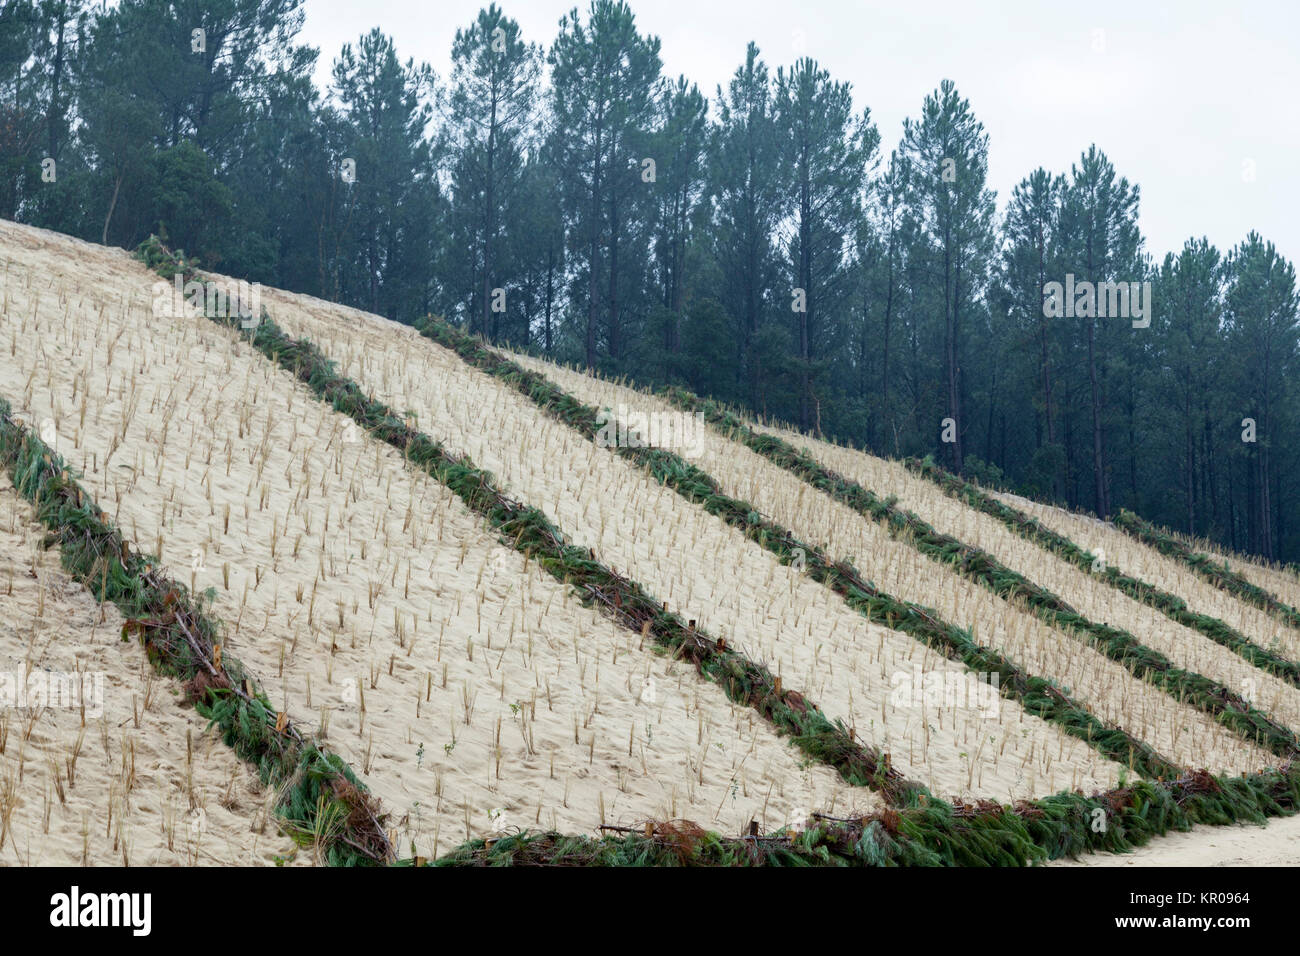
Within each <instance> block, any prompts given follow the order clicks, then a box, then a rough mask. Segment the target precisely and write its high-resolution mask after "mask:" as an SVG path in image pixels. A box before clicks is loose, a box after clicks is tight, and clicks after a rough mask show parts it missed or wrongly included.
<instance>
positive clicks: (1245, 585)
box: [1115, 511, 1300, 628]
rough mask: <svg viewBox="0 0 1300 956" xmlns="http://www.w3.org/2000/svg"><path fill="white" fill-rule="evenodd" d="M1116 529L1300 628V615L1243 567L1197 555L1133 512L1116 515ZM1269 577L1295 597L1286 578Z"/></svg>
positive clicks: (1178, 539)
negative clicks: (1252, 578) (1255, 580)
mask: <svg viewBox="0 0 1300 956" xmlns="http://www.w3.org/2000/svg"><path fill="white" fill-rule="evenodd" d="M1115 525H1116V527H1118V528H1120V529H1122V530H1123V531H1125V532H1127V533H1128V534H1130V535H1132V536H1133V537H1134V538H1136V539H1137V540H1138V541H1141V542H1142V543H1143V544H1145V545H1147V546H1148V547H1151V548H1154V549H1155V550H1157V551H1159V552H1160V553H1161V554H1166V555H1169V556H1170V557H1172V558H1174V559H1175V560H1177V561H1181V562H1182V563H1183V564H1185V565H1187V566H1188V567H1189V568H1191V569H1192V570H1193V571H1195V572H1196V573H1197V574H1199V575H1200V576H1201V577H1202V578H1204V579H1205V580H1206V581H1209V582H1210V583H1211V584H1212V585H1214V586H1215V587H1216V588H1219V589H1220V590H1223V591H1227V592H1228V593H1229V594H1232V595H1235V596H1236V597H1239V598H1241V600H1243V601H1248V602H1250V603H1251V604H1253V605H1255V606H1256V607H1258V608H1262V609H1263V610H1265V611H1267V612H1269V614H1271V615H1273V616H1274V617H1275V618H1276V619H1277V620H1279V621H1281V622H1282V623H1283V624H1285V625H1287V626H1288V627H1292V628H1300V611H1297V610H1296V608H1295V606H1294V605H1293V604H1288V603H1286V602H1285V601H1282V600H1279V599H1278V596H1277V595H1276V594H1273V593H1272V592H1270V591H1269V590H1268V589H1267V588H1265V587H1261V586H1260V585H1259V584H1256V583H1254V582H1253V581H1251V580H1250V578H1249V577H1247V576H1246V575H1244V574H1242V572H1241V565H1238V566H1237V567H1236V568H1235V569H1234V568H1233V567H1232V566H1231V563H1230V562H1229V560H1228V559H1227V558H1225V557H1223V556H1222V555H1219V556H1217V557H1216V556H1212V555H1209V554H1206V553H1205V552H1203V551H1197V550H1195V549H1194V548H1193V547H1192V545H1191V544H1189V543H1188V542H1187V541H1186V539H1184V538H1182V537H1180V536H1178V535H1175V534H1171V533H1170V532H1168V531H1165V530H1163V529H1161V528H1157V527H1156V526H1155V525H1153V524H1152V523H1151V522H1149V521H1146V520H1144V519H1143V518H1141V517H1140V516H1138V515H1135V514H1134V513H1133V512H1131V511H1121V512H1120V513H1119V514H1118V515H1116V516H1115ZM1261 576H1262V577H1265V576H1264V575H1261ZM1266 577H1267V579H1268V580H1269V583H1274V584H1282V585H1283V586H1285V587H1287V591H1288V593H1290V594H1294V593H1295V591H1294V590H1293V589H1292V588H1291V587H1290V586H1289V585H1290V583H1289V581H1288V580H1287V579H1286V577H1285V576H1281V577H1279V576H1277V573H1274V575H1270V576H1266Z"/></svg>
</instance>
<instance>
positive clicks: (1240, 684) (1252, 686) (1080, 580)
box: [781, 430, 1300, 769]
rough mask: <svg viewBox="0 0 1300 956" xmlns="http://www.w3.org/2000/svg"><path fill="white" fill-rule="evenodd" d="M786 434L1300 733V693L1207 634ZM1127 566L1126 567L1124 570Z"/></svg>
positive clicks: (886, 464) (987, 520)
mask: <svg viewBox="0 0 1300 956" xmlns="http://www.w3.org/2000/svg"><path fill="white" fill-rule="evenodd" d="M781 434H782V437H785V438H786V439H787V440H789V441H791V442H792V443H793V444H794V445H795V446H796V447H807V448H809V449H810V450H811V452H812V453H813V454H814V455H815V456H816V457H817V458H818V459H819V460H821V461H823V462H824V463H825V464H827V465H828V466H829V467H831V468H833V469H834V470H836V471H838V472H840V473H841V474H844V475H846V476H847V477H850V478H852V479H854V480H855V481H858V482H859V483H861V484H862V485H863V486H864V487H867V488H869V489H871V490H873V491H875V492H876V493H877V494H880V495H888V494H895V495H898V497H899V503H900V505H901V506H902V507H904V508H907V509H908V510H911V511H915V512H916V513H917V514H918V515H919V516H920V517H921V519H922V520H924V521H926V522H928V523H929V524H930V525H932V526H933V527H934V528H935V529H936V530H938V531H940V532H942V533H945V534H950V535H952V536H954V537H955V538H957V539H959V540H961V541H964V542H966V543H967V544H971V545H975V546H976V547H980V548H983V549H985V550H986V551H988V552H989V553H990V554H992V555H993V556H994V557H996V558H997V559H998V560H1000V561H1001V562H1002V563H1003V564H1005V565H1006V566H1007V567H1009V568H1011V569H1012V570H1014V571H1017V572H1019V573H1020V574H1022V575H1024V576H1025V577H1026V578H1027V579H1029V580H1031V581H1034V582H1036V583H1038V584H1041V585H1042V586H1044V587H1046V588H1048V589H1049V590H1051V591H1053V592H1054V593H1056V594H1058V595H1063V596H1065V595H1068V597H1067V598H1066V599H1067V600H1068V601H1069V603H1070V604H1071V605H1072V606H1073V607H1075V608H1076V609H1077V610H1078V611H1079V612H1080V613H1082V614H1084V615H1086V616H1087V617H1088V618H1089V619H1090V620H1093V621H1096V622H1099V623H1106V624H1112V625H1114V626H1116V627H1122V628H1124V629H1125V630H1127V631H1128V632H1129V633H1130V634H1132V635H1133V636H1134V637H1136V638H1137V639H1138V640H1139V641H1141V642H1142V643H1143V644H1145V645H1147V646H1148V647H1150V648H1152V649H1153V650H1156V651H1158V652H1160V653H1161V654H1164V655H1165V656H1166V657H1168V658H1169V659H1170V660H1171V661H1173V662H1174V664H1175V665H1177V666H1179V667H1183V668H1186V669H1187V670H1191V671H1194V672H1196V673H1198V674H1202V675H1204V676H1205V677H1208V678H1209V679H1211V680H1215V681H1218V682H1219V683H1221V684H1223V685H1224V686H1225V687H1228V688H1229V689H1231V690H1233V691H1236V692H1237V693H1240V694H1242V695H1243V696H1245V697H1247V699H1249V700H1250V701H1251V702H1252V703H1253V704H1254V705H1255V706H1256V707H1258V708H1260V709H1261V710H1263V711H1265V712H1266V713H1268V714H1269V715H1270V716H1271V717H1273V718H1274V719H1275V720H1277V721H1278V722H1280V723H1282V724H1284V725H1286V726H1288V727H1290V728H1292V729H1293V730H1300V688H1297V687H1295V686H1293V685H1292V684H1290V683H1288V682H1287V681H1284V680H1280V679H1278V678H1276V677H1273V676H1271V675H1269V674H1267V673H1264V672H1263V671H1260V670H1259V669H1258V668H1256V667H1254V666H1253V665H1251V664H1250V663H1249V662H1248V661H1246V660H1244V659H1243V658H1241V657H1240V656H1239V655H1237V654H1236V653H1234V652H1233V651H1231V650H1229V649H1228V648H1226V647H1223V646H1222V645H1220V644H1218V643H1216V642H1214V641H1212V640H1211V639H1210V638H1208V637H1206V636H1204V635H1202V634H1201V633H1200V632H1198V631H1195V630H1192V629H1191V628H1188V627H1185V626H1184V625H1181V624H1178V623H1176V622H1174V621H1171V620H1170V619H1169V618H1168V617H1166V616H1165V615H1164V614H1162V613H1161V612H1160V611H1158V610H1156V609H1155V608H1152V607H1149V606H1147V605H1145V604H1142V603H1141V602H1139V601H1135V600H1134V599H1132V598H1130V597H1129V596H1128V595H1126V594H1124V593H1123V592H1121V591H1119V590H1118V589H1116V588H1113V587H1111V586H1110V585H1109V584H1107V583H1106V582H1104V581H1103V580H1101V579H1100V578H1098V577H1097V576H1096V575H1092V574H1090V573H1088V572H1086V571H1084V570H1082V569H1080V568H1078V567H1076V566H1075V565H1073V564H1071V563H1069V562H1067V561H1065V560H1064V559H1062V558H1060V557H1058V556H1056V555H1055V554H1052V553H1051V552H1049V551H1045V550H1044V549H1042V548H1040V547H1038V545H1036V544H1034V543H1033V542H1030V541H1027V540H1026V539H1024V538H1021V537H1020V536H1019V535H1017V534H1015V533H1014V532H1013V531H1011V530H1010V529H1009V528H1007V527H1006V526H1005V525H1003V524H1002V523H1001V522H1000V521H998V520H997V519H996V518H993V517H991V516H989V515H986V514H984V513H982V512H979V511H976V510H975V509H973V508H968V507H965V506H964V505H962V504H960V503H959V502H957V501H955V500H954V499H952V498H950V497H949V496H947V495H945V494H944V493H943V491H942V490H940V489H939V487H938V486H937V485H935V484H934V483H933V482H930V481H927V480H926V479H924V478H919V477H917V476H915V475H913V474H911V473H910V472H909V471H908V470H907V469H906V468H904V467H903V466H902V465H900V464H898V463H897V462H890V461H885V460H884V459H880V458H875V457H873V456H870V455H865V454H863V453H861V452H857V451H851V450H848V449H844V448H840V447H837V446H835V445H831V444H828V443H826V442H818V441H816V440H814V439H811V438H807V437H804V436H800V435H798V434H797V433H793V432H789V431H784V430H783V431H782V433H781ZM837 527H838V525H832V526H831V528H830V529H829V530H830V532H831V533H832V534H833V532H834V530H836V528H837ZM1120 566H1121V567H1126V565H1124V564H1122V563H1121V564H1120ZM1184 583H1187V584H1190V582H1184ZM1202 584H1204V582H1202ZM1207 587H1208V586H1207ZM1204 591H1205V587H1201V588H1196V589H1195V590H1194V591H1189V593H1195V594H1200V595H1204ZM1180 596H1182V595H1181V594H1180ZM1185 599H1187V598H1185ZM1272 630H1273V629H1272V628H1270V629H1269V630H1268V631H1263V632H1261V631H1258V630H1253V629H1248V630H1247V633H1254V634H1255V635H1256V637H1257V639H1258V640H1259V641H1260V643H1266V637H1267V635H1268V634H1271V633H1272ZM1223 769H1233V768H1230V767H1224V768H1223Z"/></svg>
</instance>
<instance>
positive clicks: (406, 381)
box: [267, 291, 1119, 799]
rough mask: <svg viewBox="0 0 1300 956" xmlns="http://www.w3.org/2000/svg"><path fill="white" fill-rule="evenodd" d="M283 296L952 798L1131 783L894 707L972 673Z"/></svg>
mask: <svg viewBox="0 0 1300 956" xmlns="http://www.w3.org/2000/svg"><path fill="white" fill-rule="evenodd" d="M267 296H268V298H269V307H270V309H271V310H272V312H273V314H274V315H275V317H276V321H277V322H279V323H280V324H281V325H282V326H284V327H286V328H288V329H290V330H291V331H292V332H293V333H294V334H298V335H306V336H308V337H310V338H311V339H312V340H313V341H315V342H317V343H318V344H319V345H320V346H321V347H322V348H323V349H324V350H325V352H326V353H327V354H328V355H330V357H331V358H334V359H335V360H336V361H338V362H339V364H340V367H341V368H343V369H344V370H345V371H346V372H347V374H349V375H351V376H353V377H355V378H356V379H357V380H359V381H361V382H362V383H363V384H364V385H365V386H366V387H367V388H370V389H373V390H374V392H375V393H376V394H377V395H379V396H380V397H381V398H383V399H384V400H385V401H387V402H388V403H389V404H391V405H392V406H393V407H395V408H398V409H403V410H411V411H413V412H414V413H416V415H417V416H418V421H419V422H420V423H422V426H423V427H424V428H425V430H426V431H429V432H430V433H431V434H433V435H434V436H435V437H436V438H439V439H440V440H444V441H445V442H447V444H448V445H449V447H452V448H454V449H456V450H458V451H464V452H467V453H468V454H469V455H471V457H473V458H474V460H475V461H477V462H478V463H480V464H481V465H483V466H485V467H487V468H488V469H489V470H491V471H492V472H493V473H494V474H496V475H497V476H498V477H499V478H500V479H502V481H503V482H504V484H505V486H506V487H507V488H508V489H510V490H511V492H512V493H514V494H516V495H518V496H519V497H521V498H523V499H524V500H527V501H529V502H531V503H533V504H535V505H540V506H541V507H543V508H544V509H545V510H546V511H547V513H548V514H550V515H551V516H552V517H553V518H555V519H558V520H557V523H558V524H559V526H560V527H562V528H564V529H566V531H568V532H569V533H570V534H572V535H574V537H575V538H576V540H579V541H580V542H582V543H584V544H589V545H591V546H593V547H594V548H595V550H596V552H597V554H598V556H600V557H602V558H603V560H605V561H606V562H607V563H609V564H610V565H612V566H613V567H616V568H618V569H620V570H626V572H627V573H629V574H630V575H631V576H632V577H634V578H636V579H637V580H639V581H641V582H642V583H644V584H645V585H646V586H647V587H648V588H649V589H650V591H651V592H652V593H655V594H657V595H658V596H659V597H661V598H664V599H667V600H668V601H669V603H670V605H672V606H675V607H678V608H680V609H681V610H682V613H683V614H684V615H685V616H686V617H688V618H695V619H698V620H700V621H701V623H702V624H703V626H705V627H707V628H708V629H709V630H710V631H711V632H712V633H714V634H720V635H722V636H725V637H727V638H728V640H729V641H730V642H731V643H733V644H734V645H736V646H738V647H740V648H742V649H743V650H745V651H746V652H747V653H748V654H750V656H752V657H754V658H756V659H759V660H763V661H767V662H769V666H772V667H773V669H774V670H777V671H778V672H780V673H781V674H782V675H783V678H784V680H785V681H786V684H787V686H790V687H794V688H797V689H799V690H801V691H802V692H804V693H806V694H808V695H809V696H810V697H811V698H812V699H814V700H816V701H817V702H818V703H819V704H820V705H821V706H823V707H824V708H825V709H826V710H827V712H828V713H830V714H831V715H832V716H838V717H842V718H843V719H845V720H846V722H848V723H850V724H851V725H853V726H855V727H856V729H857V731H858V733H859V734H860V735H861V736H862V737H863V738H864V739H867V740H870V741H871V742H873V743H875V744H876V745H877V746H880V747H881V748H882V749H884V750H886V751H887V752H889V753H890V754H891V757H892V759H893V760H894V763H895V765H896V766H898V767H899V768H900V769H902V770H903V771H904V772H905V773H907V774H908V775H909V776H913V777H915V778H917V779H919V780H921V781H923V782H925V783H927V784H928V785H930V786H932V787H933V788H934V789H935V790H936V791H937V792H939V793H942V794H955V793H969V792H974V793H979V794H985V795H989V796H995V797H1000V798H1003V799H1006V798H1008V797H1012V796H1028V795H1031V794H1041V793H1045V792H1056V791H1058V790H1061V789H1069V788H1073V787H1076V786H1077V787H1082V788H1085V789H1088V788H1093V787H1099V786H1108V785H1110V784H1111V783H1113V782H1114V780H1115V779H1116V778H1117V775H1118V771H1119V768H1118V767H1116V766H1115V765H1113V764H1111V763H1109V762H1108V761H1104V760H1101V759H1100V758H1097V757H1096V756H1095V754H1094V753H1093V752H1092V751H1091V750H1089V749H1088V748H1086V747H1085V746H1083V745H1082V744H1080V743H1079V742H1076V741H1074V740H1072V739H1070V738H1067V737H1065V735H1063V734H1061V733H1060V732H1059V731H1057V729H1056V728H1055V727H1052V726H1051V725H1049V724H1046V723H1045V722H1043V721H1041V720H1038V719H1036V718H1031V717H1028V716H1027V715H1025V714H1024V713H1023V711H1021V710H1020V708H1019V707H1018V706H1017V705H1016V704H1014V703H1013V702H1008V701H1001V703H1000V707H999V712H998V713H997V714H995V715H992V716H991V717H989V718H986V717H983V716H981V714H983V713H987V711H980V712H978V713H977V712H976V711H975V709H972V708H969V707H961V706H952V707H936V708H933V709H931V710H927V709H926V707H925V706H916V705H915V703H914V702H912V701H902V702H895V701H894V700H891V690H892V689H893V684H892V680H893V677H894V675H899V674H902V675H906V676H909V677H910V676H912V675H913V674H914V673H915V672H916V670H917V669H920V671H921V672H923V673H938V674H944V675H947V674H952V675H953V679H956V680H963V681H964V680H965V678H963V677H962V676H961V675H962V670H961V668H960V667H958V666H957V665H953V664H952V663H950V662H948V661H946V660H944V659H942V658H941V657H939V656H938V655H936V654H932V653H930V652H928V651H927V650H926V649H925V648H923V647H921V646H920V645H918V644H917V642H915V641H914V640H913V639H911V638H909V637H907V636H905V635H901V634H897V633H895V632H892V631H889V630H887V629H884V628H879V627H876V626H874V625H871V624H869V623H868V622H866V621H865V620H864V619H863V618H862V617H861V616H860V615H858V614H857V613H856V612H854V611H852V610H850V609H848V608H847V607H845V606H844V604H843V602H842V601H841V600H840V599H839V598H838V597H837V596H836V595H834V594H832V593H831V592H829V591H828V590H827V589H826V588H824V587H822V586H821V585H818V584H816V583H815V582H813V581H811V580H809V579H807V578H805V577H804V576H803V575H801V574H799V573H797V572H794V571H792V570H791V569H788V568H784V567H782V566H781V565H780V564H779V562H777V561H776V560H775V559H774V558H773V557H772V556H771V555H770V554H768V553H767V552H766V551H765V550H763V549H761V548H760V547H759V546H757V545H756V544H753V543H752V542H748V541H746V540H745V539H744V538H743V536H741V535H740V534H739V533H737V532H735V531H734V530H732V529H730V528H728V527H727V526H726V525H725V524H724V523H723V522H721V521H720V520H718V519H716V518H713V517H711V516H709V515H708V514H707V513H705V512H703V510H702V509H699V508H693V507H690V506H687V505H686V504H685V503H684V502H683V501H682V499H681V498H680V497H679V496H677V495H676V494H675V493H674V492H672V491H670V490H668V489H666V488H663V487H662V486H660V485H658V484H657V483H656V482H654V481H653V480H652V479H649V478H648V477H646V476H645V475H644V474H643V473H642V472H641V470H640V469H639V468H637V467H636V466H634V465H632V464H630V463H628V462H626V461H623V460H622V459H620V458H618V457H617V456H615V455H613V454H612V453H610V452H609V451H608V450H606V449H601V448H597V447H595V446H594V445H593V444H592V443H590V442H588V441H586V440H585V439H583V438H582V437H581V436H579V435H577V433H575V432H573V431H572V430H571V429H569V428H567V427H566V426H563V425H561V424H559V423H557V422H555V421H554V420H553V419H551V418H550V417H548V416H546V415H545V414H544V413H542V412H540V411H539V410H538V409H536V407H535V406H533V405H532V403H530V402H528V401H527V400H526V399H524V398H523V397H522V396H519V395H517V394H516V393H515V392H514V391H513V390H511V389H509V388H507V387H504V386H502V385H500V384H498V383H497V382H496V381H495V380H493V379H491V378H489V377H487V376H484V375H482V374H481V373H478V372H476V371H474V370H473V369H470V368H468V367H467V366H465V364H464V363H463V362H461V361H460V360H459V359H458V358H457V357H456V356H454V355H453V354H451V353H449V352H447V351H446V350H444V349H442V348H440V347H438V346H436V345H434V344H433V343H431V342H429V341H428V340H426V339H423V338H422V337H419V336H418V335H416V334H415V333H414V332H413V331H412V330H410V329H408V328H404V327H401V326H398V325H396V324H394V323H388V322H386V321H385V320H382V319H379V318H377V317H374V316H366V315H364V314H362V313H357V312H354V311H351V310H346V309H338V308H336V307H333V306H331V305H329V304H327V303H322V302H319V301H318V300H313V299H310V298H308V297H305V296H295V295H290V294H286V293H281V292H274V291H270V292H268V293H267ZM606 502H619V503H620V504H619V506H618V507H616V508H611V507H608V506H607V505H605V504H604V503H606Z"/></svg>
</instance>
